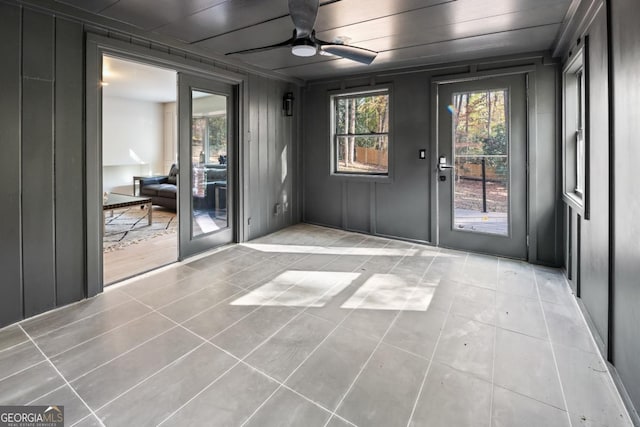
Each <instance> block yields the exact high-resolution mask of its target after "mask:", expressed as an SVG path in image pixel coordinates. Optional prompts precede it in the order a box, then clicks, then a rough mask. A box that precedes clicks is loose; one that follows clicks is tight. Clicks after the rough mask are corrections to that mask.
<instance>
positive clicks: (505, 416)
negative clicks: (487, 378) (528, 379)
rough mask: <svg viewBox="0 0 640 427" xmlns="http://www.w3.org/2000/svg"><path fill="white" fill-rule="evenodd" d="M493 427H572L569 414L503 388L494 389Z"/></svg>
mask: <svg viewBox="0 0 640 427" xmlns="http://www.w3.org/2000/svg"><path fill="white" fill-rule="evenodd" d="M491 421H492V423H491V425H492V427H512V426H518V427H539V426H545V427H571V426H570V424H569V414H567V412H566V411H563V410H561V409H558V408H554V407H553V406H549V405H546V404H544V403H542V402H538V401H537V400H533V399H531V398H528V397H526V396H523V395H521V394H517V393H514V392H512V391H509V390H506V389H504V388H502V387H494V389H493V411H492V417H491Z"/></svg>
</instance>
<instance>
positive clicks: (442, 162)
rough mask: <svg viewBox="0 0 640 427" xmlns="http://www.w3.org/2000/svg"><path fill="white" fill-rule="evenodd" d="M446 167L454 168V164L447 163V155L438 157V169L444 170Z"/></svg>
mask: <svg viewBox="0 0 640 427" xmlns="http://www.w3.org/2000/svg"><path fill="white" fill-rule="evenodd" d="M445 169H453V166H451V165H448V164H447V158H446V157H445V156H440V157H439V158H438V170H439V171H443V170H445Z"/></svg>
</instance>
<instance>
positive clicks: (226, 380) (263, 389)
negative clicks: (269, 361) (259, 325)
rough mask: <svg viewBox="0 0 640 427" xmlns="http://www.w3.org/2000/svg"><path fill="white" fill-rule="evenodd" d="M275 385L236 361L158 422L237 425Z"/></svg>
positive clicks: (242, 421) (249, 414) (262, 400)
mask: <svg viewBox="0 0 640 427" xmlns="http://www.w3.org/2000/svg"><path fill="white" fill-rule="evenodd" d="M277 387H278V384H277V383H275V382H273V381H271V380H270V379H269V378H267V377H265V376H264V375H262V374H260V373H259V372H257V371H255V370H253V369H251V368H249V367H247V366H246V365H243V364H239V365H237V366H236V367H235V368H233V369H232V370H231V371H229V372H227V373H226V374H225V375H224V376H223V377H221V378H220V379H218V380H217V381H215V382H214V383H213V384H211V385H209V386H208V387H207V388H206V389H204V390H203V391H202V392H201V393H200V394H198V395H197V396H196V397H195V398H194V399H192V400H191V401H189V403H188V404H187V405H185V406H183V407H182V408H181V409H180V410H178V411H177V412H175V413H174V414H173V415H172V416H171V417H170V418H168V419H166V420H164V421H163V422H162V423H161V424H160V425H163V426H175V425H184V426H189V425H193V426H196V425H203V420H206V421H205V422H204V423H206V425H208V426H240V425H242V424H243V423H244V422H245V421H246V420H247V419H248V418H249V417H250V416H251V415H252V414H253V413H254V412H255V411H256V409H258V407H259V406H260V405H261V404H262V403H263V402H264V401H265V400H266V399H267V398H268V397H269V396H270V395H271V393H273V391H274V390H275V389H276V388H277Z"/></svg>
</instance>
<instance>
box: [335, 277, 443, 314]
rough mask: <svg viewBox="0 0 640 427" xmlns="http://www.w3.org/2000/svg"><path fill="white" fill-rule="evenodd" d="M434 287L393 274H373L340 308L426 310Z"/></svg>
mask: <svg viewBox="0 0 640 427" xmlns="http://www.w3.org/2000/svg"><path fill="white" fill-rule="evenodd" d="M434 291H435V288H433V287H425V286H422V287H421V286H416V285H412V284H409V283H407V281H406V280H405V279H403V278H402V277H400V276H397V275H395V274H374V275H373V276H371V277H370V278H369V279H367V281H366V282H364V284H363V285H362V286H360V288H359V289H358V290H357V291H356V292H355V293H354V294H353V296H352V297H351V298H349V299H348V300H347V301H346V302H345V303H344V304H342V306H341V308H356V309H369V310H410V311H426V310H427V308H428V307H429V304H430V303H431V298H433V294H434Z"/></svg>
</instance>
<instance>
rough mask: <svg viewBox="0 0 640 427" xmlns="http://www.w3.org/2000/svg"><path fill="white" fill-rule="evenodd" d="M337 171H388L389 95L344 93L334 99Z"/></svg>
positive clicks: (380, 172) (383, 172)
mask: <svg viewBox="0 0 640 427" xmlns="http://www.w3.org/2000/svg"><path fill="white" fill-rule="evenodd" d="M334 105H335V117H336V131H335V132H336V157H337V162H336V171H337V172H347V173H376V174H386V173H387V172H388V151H389V138H388V132H389V95H388V94H387V93H384V94H374V95H362V96H345V97H339V98H337V99H336V100H335V103H334Z"/></svg>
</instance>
